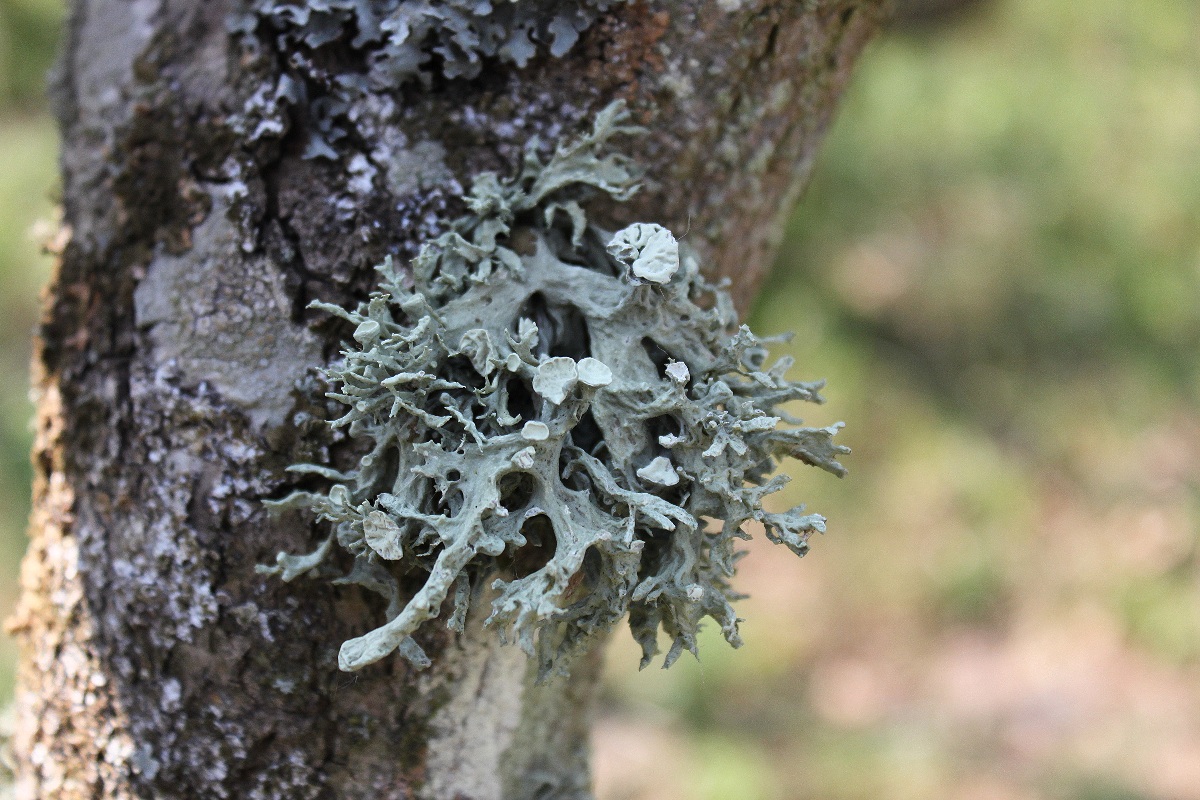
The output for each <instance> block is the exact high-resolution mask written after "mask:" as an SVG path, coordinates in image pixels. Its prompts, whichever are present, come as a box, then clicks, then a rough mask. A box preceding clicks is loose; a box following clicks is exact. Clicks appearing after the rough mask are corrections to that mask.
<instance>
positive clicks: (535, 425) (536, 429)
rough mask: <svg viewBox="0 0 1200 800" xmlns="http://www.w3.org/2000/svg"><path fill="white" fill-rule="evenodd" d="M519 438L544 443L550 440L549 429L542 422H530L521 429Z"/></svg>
mask: <svg viewBox="0 0 1200 800" xmlns="http://www.w3.org/2000/svg"><path fill="white" fill-rule="evenodd" d="M521 438H522V439H527V440H529V441H531V442H544V441H546V440H547V439H549V438H550V429H549V428H548V427H546V423H544V422H538V421H536V420H530V421H529V422H526V423H525V427H523V428H521Z"/></svg>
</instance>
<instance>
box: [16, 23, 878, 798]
mask: <svg viewBox="0 0 1200 800" xmlns="http://www.w3.org/2000/svg"><path fill="white" fill-rule="evenodd" d="M880 5H881V3H880V2H876V1H875V0H820V1H819V2H806V3H801V2H756V1H754V0H742V1H741V2H738V0H715V1H714V2H698V0H670V1H668V0H661V1H656V2H650V3H633V4H629V5H619V6H614V7H613V10H612V11H610V12H609V13H608V14H607V15H603V16H601V18H600V19H599V20H598V21H597V22H596V23H595V24H593V25H592V26H591V27H590V28H589V29H588V30H587V31H586V32H584V34H583V36H582V38H581V39H580V41H579V42H578V43H576V44H575V46H574V47H573V48H572V49H571V50H570V51H569V52H568V53H567V54H566V55H565V56H562V57H558V58H555V57H552V56H550V55H549V54H546V53H543V54H541V55H539V56H537V57H536V58H535V59H534V60H533V61H532V62H531V63H529V64H528V65H526V66H525V67H524V68H516V67H513V66H508V65H502V64H488V65H487V66H486V69H485V72H484V74H483V75H481V76H480V77H479V78H477V79H474V80H461V79H460V80H440V81H435V82H434V83H433V85H432V86H431V87H429V88H425V87H422V86H421V85H419V84H416V85H412V86H405V87H403V88H399V89H391V90H388V91H376V92H374V93H372V94H370V95H369V96H368V97H367V99H366V100H364V101H363V102H362V103H360V104H358V105H356V107H355V108H354V109H352V112H351V114H350V119H351V120H352V129H351V131H350V135H349V136H347V137H346V138H345V139H343V140H341V141H339V143H338V145H337V150H338V153H337V157H336V158H335V159H332V160H331V159H305V158H303V157H302V151H303V149H304V145H305V141H306V138H307V134H308V131H309V129H310V127H311V125H312V124H313V123H312V114H311V113H310V112H311V109H308V108H305V107H304V106H303V104H302V103H300V104H297V103H283V102H279V101H278V100H277V99H276V93H277V89H278V87H279V86H280V77H281V75H284V74H285V73H287V74H293V75H295V74H298V73H297V66H296V65H297V63H298V61H297V59H298V58H299V57H300V56H301V55H302V54H300V55H298V54H296V53H287V52H281V51H280V50H279V49H278V48H276V47H275V46H274V45H273V44H272V43H271V40H269V39H266V40H265V42H266V43H265V44H263V45H262V46H260V47H257V48H251V47H247V46H246V45H245V44H244V43H243V42H242V40H240V39H239V38H238V37H237V36H235V35H233V34H231V33H230V32H229V31H228V29H227V17H228V15H229V14H231V13H232V12H234V11H236V10H238V9H237V8H236V7H235V6H236V3H235V2H234V1H233V0H205V1H204V2H200V1H199V0H75V2H73V4H72V9H71V15H70V22H69V25H68V32H67V37H66V41H65V43H64V52H63V56H62V60H61V64H60V68H59V75H58V78H57V81H56V83H57V89H56V93H55V101H56V104H57V114H58V117H59V120H60V124H61V129H62V137H63V156H62V168H63V175H64V205H65V220H66V224H67V225H68V226H69V228H70V232H71V236H70V240H69V244H68V245H67V246H66V249H65V251H64V252H63V254H62V257H61V263H60V266H59V269H58V273H57V275H56V277H55V279H54V281H53V284H52V286H51V288H50V291H49V292H48V295H47V300H46V306H45V309H44V319H43V323H42V326H41V331H40V340H39V349H38V353H37V355H36V357H35V365H34V371H35V380H36V385H37V393H38V417H37V437H38V438H37V443H36V446H35V452H34V460H35V464H36V472H37V485H36V487H35V503H36V508H35V510H34V513H33V518H32V522H31V536H32V542H31V545H30V549H29V553H28V555H27V557H26V559H25V563H24V568H23V575H22V583H23V600H22V603H21V606H20V608H19V610H18V612H17V614H16V615H15V617H14V619H13V620H12V621H11V622H10V627H11V628H12V629H13V630H14V631H16V632H17V633H18V635H19V636H20V639H21V641H22V642H23V647H24V651H23V657H22V663H21V669H20V677H19V688H18V704H19V712H18V714H19V720H18V724H17V733H16V737H15V740H14V749H15V751H16V753H17V757H18V761H19V774H18V780H19V784H18V794H19V796H21V797H26V798H56V799H59V800H70V799H71V798H84V797H87V798H127V797H130V798H132V797H145V798H149V797H153V798H164V799H168V798H263V799H264V800H265V799H266V798H271V799H272V800H274V799H276V798H278V799H279V800H282V799H283V798H287V799H288V800H296V799H297V798H333V797H338V798H373V799H374V798H416V797H428V798H439V799H443V798H444V799H445V800H450V799H451V798H470V800H487V799H489V798H534V797H547V798H573V797H586V796H588V795H589V792H590V789H589V777H588V770H587V728H588V714H589V709H590V707H591V698H592V694H593V690H594V688H595V686H596V682H597V676H598V672H599V663H600V658H599V649H598V648H597V650H596V651H595V652H593V653H591V654H590V655H589V656H588V657H586V658H584V659H582V660H581V662H580V663H578V664H576V665H575V667H574V670H573V674H572V678H571V680H569V681H561V682H558V683H551V684H547V685H543V686H534V685H533V684H532V681H531V675H530V670H529V667H528V665H527V663H526V661H525V658H524V656H523V655H521V653H520V652H519V651H518V650H517V649H515V648H511V647H508V648H505V647H500V646H499V644H498V642H497V641H496V637H495V636H494V635H493V634H492V633H490V632H483V631H481V630H479V621H478V620H474V621H473V624H472V625H471V626H469V632H468V633H467V634H466V635H464V636H462V637H456V636H454V635H453V634H451V633H450V632H449V631H447V630H445V629H444V628H443V627H441V626H436V625H434V626H427V627H428V630H423V631H422V633H421V634H420V636H419V637H418V638H419V639H420V640H421V644H422V645H423V646H424V648H425V649H426V650H427V651H428V652H429V653H430V655H431V656H432V658H433V664H434V665H433V667H431V668H430V669H428V670H426V671H424V672H416V671H414V670H413V669H411V668H410V667H409V666H407V665H406V663H405V662H403V661H402V660H400V659H398V658H390V659H387V660H386V661H385V662H383V663H381V664H378V665H375V666H373V667H371V668H368V669H366V670H364V671H363V672H361V673H358V674H355V675H346V674H343V673H339V672H338V671H337V669H336V660H335V659H336V652H337V647H338V645H339V644H340V643H341V642H342V641H343V640H345V639H347V638H350V637H352V636H355V635H358V634H361V633H362V632H364V631H365V630H367V629H368V628H369V627H370V626H371V625H372V624H373V623H375V622H377V621H378V618H379V614H380V608H379V607H378V606H377V605H376V603H375V601H374V600H373V599H372V598H370V597H368V596H366V595H364V594H363V593H361V592H360V591H358V590H357V589H351V588H337V587H331V586H328V585H325V584H323V583H321V582H319V581H312V582H297V583H293V584H281V583H279V582H277V581H275V580H273V579H264V578H263V577H262V576H260V575H256V574H255V572H254V566H255V565H256V564H262V563H268V562H270V561H271V560H272V559H273V556H274V554H275V553H276V552H278V551H280V550H288V551H301V550H304V549H306V548H307V547H309V546H311V545H312V544H313V543H314V542H315V541H317V533H316V532H315V531H313V530H311V529H310V528H309V527H308V526H307V525H306V524H305V523H304V522H303V521H302V520H300V519H297V518H291V519H285V520H283V521H275V520H272V519H270V518H268V516H267V515H266V514H265V512H264V510H263V507H262V500H263V499H264V498H268V497H279V496H282V495H283V494H284V493H286V491H287V490H288V489H289V488H291V487H292V486H293V485H294V483H295V481H296V478H295V477H292V476H289V475H288V474H287V473H285V472H284V471H283V470H284V467H286V466H287V465H288V464H291V463H295V462H300V461H310V462H319V463H338V461H339V459H342V460H344V459H345V458H346V456H347V455H348V444H347V442H345V441H343V440H340V439H338V438H336V437H334V436H332V435H331V434H330V433H329V432H328V431H327V430H326V428H325V426H324V425H323V424H322V422H321V420H323V419H324V418H325V416H326V413H327V409H326V407H325V403H324V401H323V399H322V398H321V396H320V391H319V389H318V386H317V382H316V379H315V378H314V374H315V370H316V368H319V367H320V366H322V365H323V364H325V363H327V362H328V361H329V360H330V359H331V358H332V357H334V355H335V354H336V351H337V344H338V341H339V339H340V338H341V337H343V336H345V333H346V332H345V331H342V330H341V329H339V328H338V327H337V326H336V325H333V324H331V323H330V322H329V321H328V320H327V319H325V318H324V317H323V316H322V315H317V314H312V313H310V312H306V311H305V306H306V305H307V303H308V302H309V301H310V300H312V299H321V300H325V301H328V302H333V303H337V304H340V305H346V304H349V303H351V302H353V301H355V300H358V299H360V298H362V297H363V296H365V294H366V293H367V292H368V291H369V290H370V288H371V285H372V282H373V272H372V266H373V265H374V264H375V263H377V262H378V261H380V260H381V259H382V258H383V256H385V255H388V254H392V255H394V256H396V257H398V258H400V259H402V260H403V259H404V258H406V257H409V256H411V255H412V254H413V253H414V252H415V247H416V246H417V245H418V244H419V243H420V241H421V240H423V239H425V238H427V237H428V236H430V235H432V234H436V233H438V232H440V231H441V230H442V229H443V226H444V224H445V222H446V220H447V219H449V218H452V217H453V216H454V215H455V214H456V213H457V211H458V209H459V208H460V206H458V205H457V203H458V201H457V196H458V195H459V193H460V192H461V191H462V190H463V189H464V188H465V187H466V186H467V185H469V180H470V176H472V175H474V174H477V173H478V172H480V171H482V170H488V169H490V170H496V171H498V172H500V173H501V174H511V173H512V172H513V171H514V169H515V165H516V164H517V163H518V159H519V156H520V152H521V148H522V147H523V145H524V144H525V142H526V141H528V140H529V139H530V138H531V137H533V136H537V137H539V138H540V139H541V140H542V141H543V142H553V141H555V140H556V139H559V138H561V137H562V136H563V135H567V134H570V133H573V132H577V131H580V130H583V129H584V128H586V127H587V126H588V125H589V123H590V120H591V119H592V118H593V116H594V115H595V113H596V112H597V111H598V110H600V109H601V108H603V107H604V106H605V105H607V104H608V103H609V102H610V101H611V100H613V99H616V98H624V99H625V100H627V102H628V103H629V105H630V107H631V109H632V110H633V112H634V114H635V116H636V117H637V120H638V121H639V122H640V123H641V124H643V125H645V127H646V128H647V129H648V133H647V135H645V136H644V137H642V138H640V139H637V140H633V141H630V142H628V143H627V144H628V147H629V151H630V152H631V153H632V154H633V155H634V156H635V157H636V158H637V159H638V160H639V161H640V162H641V164H643V165H644V166H645V168H646V170H647V172H648V175H649V176H650V180H649V182H648V183H647V186H646V188H645V190H644V191H643V192H642V193H641V194H640V195H639V196H638V197H637V198H636V199H635V200H634V201H633V202H631V203H629V204H626V205H623V206H610V207H606V208H604V209H603V210H602V212H601V214H602V221H604V220H607V221H608V223H609V227H611V228H615V227H620V226H621V225H623V224H625V223H628V222H631V221H635V220H637V221H654V222H659V223H662V224H664V225H667V226H669V227H671V228H672V229H674V230H675V231H676V232H679V233H682V232H684V231H685V230H686V231H689V233H688V234H687V237H688V241H689V242H690V243H691V244H692V245H693V246H694V247H695V248H696V249H697V250H698V251H699V253H700V255H701V256H702V257H703V259H704V261H705V263H706V264H708V265H709V266H710V267H711V270H712V271H713V273H714V274H718V275H722V276H728V277H730V278H731V279H732V280H733V285H734V289H735V294H736V295H737V297H738V299H739V300H740V301H741V302H742V303H743V304H744V302H745V301H746V300H747V298H749V297H750V296H751V295H752V293H753V291H754V289H755V287H756V285H757V284H758V282H759V279H760V278H761V277H762V275H763V270H764V267H765V266H766V265H767V264H768V263H769V261H770V258H771V255H772V251H773V247H774V245H775V243H776V241H777V239H778V235H779V228H780V221H781V215H782V214H784V213H786V212H787V211H788V209H789V208H790V206H791V204H792V202H793V201H794V199H795V198H796V195H797V193H798V192H799V191H800V189H801V187H802V186H803V184H804V182H805V179H806V177H807V175H808V172H809V167H810V165H811V164H812V159H813V156H814V153H815V150H816V146H817V144H818V142H819V140H820V138H821V135H822V133H823V132H824V130H825V128H826V125H827V124H828V122H829V118H830V114H831V110H832V108H833V105H834V101H835V99H836V98H837V96H838V95H839V93H840V91H841V90H842V87H843V86H844V84H845V81H846V79H847V75H848V73H849V69H850V66H851V63H852V61H853V59H854V58H855V56H856V55H857V54H858V52H859V51H860V49H861V47H862V46H863V44H864V43H865V41H866V40H867V38H868V37H869V36H870V34H871V33H872V32H873V30H874V29H875V28H876V26H877V24H878V22H879V19H880V16H881V11H880ZM343 66H344V65H340V64H339V63H336V60H335V62H331V63H330V64H326V65H323V66H321V69H323V70H326V71H327V72H328V71H332V72H333V73H336V71H337V69H339V68H342V67H343ZM306 69H307V72H305V74H306V75H308V76H309V79H311V75H312V74H315V73H314V72H313V70H312V69H308V68H306ZM478 605H479V604H476V607H478Z"/></svg>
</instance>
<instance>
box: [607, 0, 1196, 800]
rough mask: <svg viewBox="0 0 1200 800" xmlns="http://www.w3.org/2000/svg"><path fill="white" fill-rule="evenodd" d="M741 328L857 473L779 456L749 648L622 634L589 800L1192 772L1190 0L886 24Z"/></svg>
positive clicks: (1178, 783) (1030, 5)
mask: <svg viewBox="0 0 1200 800" xmlns="http://www.w3.org/2000/svg"><path fill="white" fill-rule="evenodd" d="M752 322H753V323H754V324H756V325H757V326H758V327H759V328H761V329H763V330H766V331H769V332H770V331H782V330H788V329H792V330H796V331H797V333H798V336H797V338H796V340H795V341H794V342H793V343H792V345H791V354H792V355H793V356H795V357H796V359H797V364H798V367H797V369H799V370H801V371H802V376H803V377H805V378H811V377H818V376H824V377H827V378H829V388H828V391H827V392H826V394H827V396H828V397H829V404H828V406H827V407H825V408H823V409H821V410H820V412H819V413H818V414H817V415H811V414H810V416H812V417H813V419H812V421H813V422H816V423H819V424H825V423H828V422H832V421H834V420H838V419H844V420H845V421H846V422H847V427H846V430H845V431H844V432H843V434H842V435H843V436H844V437H845V443H847V444H850V445H852V446H853V447H854V448H855V453H854V454H853V455H851V456H849V461H848V466H849V467H850V470H851V475H850V477H849V478H848V479H847V480H846V481H844V482H840V483H838V482H834V481H828V480H821V479H820V478H819V477H817V476H809V475H806V474H805V473H804V471H803V470H796V471H795V472H794V474H795V475H796V478H797V480H796V482H795V484H793V486H794V487H795V492H794V496H792V497H789V498H786V499H787V500H793V501H794V500H796V499H799V498H804V499H807V500H810V501H811V507H812V510H814V511H818V512H821V513H824V514H826V515H827V516H828V517H829V518H830V532H829V533H828V534H827V535H826V536H825V537H823V538H822V539H821V540H820V541H817V542H814V547H813V552H812V554H811V555H810V556H809V557H808V558H806V559H805V560H804V561H803V562H792V561H791V560H789V559H788V558H787V554H786V553H783V552H777V551H771V550H770V549H769V548H768V547H762V546H754V547H752V548H751V555H750V557H749V558H747V559H745V560H744V561H743V562H742V574H741V576H740V579H739V585H740V586H741V587H742V588H743V589H744V590H745V591H747V592H748V593H750V594H751V595H752V597H751V599H750V600H748V601H746V602H745V603H744V605H743V607H742V608H741V609H740V610H739V611H740V613H741V614H742V615H743V616H745V617H746V618H747V622H746V623H745V631H746V637H745V638H746V646H745V647H744V648H743V649H742V650H740V651H738V652H736V653H729V652H722V651H721V650H720V648H719V642H718V641H716V640H715V637H714V638H713V640H712V641H711V643H712V645H714V646H713V647H707V648H706V647H704V646H703V645H702V646H701V654H702V657H703V661H702V662H701V663H699V664H697V663H681V664H679V665H677V666H676V667H675V668H673V670H672V671H670V672H666V673H661V674H647V673H641V674H637V673H635V672H634V671H633V669H632V667H631V666H630V665H631V664H632V663H634V661H635V658H634V655H633V654H631V653H626V652H623V650H622V648H620V647H617V648H616V649H614V651H613V652H612V653H611V655H610V658H609V669H608V681H609V685H608V688H607V694H606V715H607V716H606V717H605V722H604V724H602V725H601V726H600V728H599V729H598V753H599V760H598V769H599V782H600V787H601V796H602V797H603V798H605V800H617V798H629V799H632V798H640V799H641V800H656V799H658V798H662V800H667V799H671V800H673V799H674V798H684V797H688V798H692V797H696V798H705V800H737V798H740V797H743V796H748V795H742V794H739V793H737V792H736V791H732V790H729V789H728V788H726V787H727V785H728V784H727V783H723V782H722V781H723V780H726V779H728V780H730V781H733V780H735V779H736V778H737V776H740V775H743V774H744V773H745V772H746V771H747V769H748V767H747V764H748V763H753V764H756V765H757V766H756V767H754V768H755V769H757V770H759V771H760V772H761V773H762V776H761V778H760V780H759V782H758V783H757V784H755V785H754V790H753V791H754V792H756V793H757V794H755V795H754V796H759V797H771V798H781V799H783V798H788V799H790V798H822V800H842V799H843V798H845V799H846V800H849V799H850V798H863V800H866V799H867V798H879V797H887V798H889V799H890V800H894V799H895V798H910V797H911V798H954V799H957V798H963V799H964V800H965V799H966V798H971V799H972V800H974V799H975V798H985V799H987V798H996V799H997V800H1000V799H1002V798H1003V799H1008V798H1013V799H1014V800H1015V799H1016V798H1035V797H1036V798H1041V797H1049V798H1064V799H1069V800H1083V799H1084V798H1146V799H1147V800H1149V799H1150V798H1161V800H1167V799H1168V798H1170V799H1171V800H1180V799H1181V798H1200V569H1198V568H1197V562H1196V558H1197V556H1196V553H1197V540H1198V535H1200V412H1198V410H1197V408H1198V403H1197V401H1198V400H1200V6H1197V4H1195V3H1194V2H1192V0H1146V1H1145V2H1140V3H1128V2H1124V0H1096V2H1091V3H1076V2H1072V0H994V2H988V3H981V4H977V5H976V7H974V8H973V9H971V13H970V14H966V15H963V16H962V17H960V18H959V19H958V21H957V22H956V24H955V25H954V26H950V27H947V26H944V25H943V26H940V27H936V28H933V29H919V30H914V29H911V28H907V27H901V28H899V29H896V30H893V31H892V32H891V33H889V34H888V35H887V36H885V37H884V38H883V39H881V40H880V41H877V42H876V43H875V44H874V45H873V46H872V47H871V49H870V50H869V52H868V54H867V56H866V58H865V59H864V61H863V63H862V65H861V67H860V69H859V72H858V74H857V75H856V77H855V79H854V82H853V83H852V85H851V88H850V90H849V93H848V95H847V97H846V98H845V104H844V106H843V108H842V110H841V112H840V117H839V119H838V121H837V123H836V124H835V126H834V127H833V129H832V130H831V132H830V135H829V138H828V140H827V143H826V146H825V148H824V150H823V152H822V155H821V158H820V160H819V162H818V165H817V171H816V175H815V177H814V181H813V184H812V187H811V188H810V190H809V192H808V194H807V196H806V197H805V199H804V201H803V202H802V204H801V206H800V208H799V209H798V210H797V212H796V214H795V216H794V219H793V221H792V224H791V229H790V231H789V235H788V237H787V239H786V241H785V244H784V246H783V250H782V252H781V255H780V258H779V262H778V265H777V269H776V271H775V272H774V274H773V277H772V279H771V281H770V283H769V285H768V286H767V287H766V289H765V291H764V292H763V294H762V296H761V300H760V302H759V305H758V308H757V309H756V310H755V313H754V319H753V320H752ZM807 411H808V410H807V409H805V410H798V412H797V413H805V412H807ZM781 502H784V501H782V500H781ZM705 644H708V642H706V643H705ZM635 720H636V722H634V721H635ZM645 720H653V721H654V722H653V723H652V724H647V723H646V722H645ZM623 726H624V727H623ZM626 731H627V732H626ZM634 735H636V736H638V737H640V742H641V745H640V746H641V749H642V752H638V753H626V752H625V750H623V749H622V746H621V745H620V744H619V742H620V740H621V739H622V738H625V737H628V736H634ZM727 742H728V743H731V744H726V743H727ZM747 753H750V754H752V758H751V759H748V757H747V755H746V754H747ZM619 757H625V758H626V759H628V760H629V762H631V763H625V764H621V763H617V760H618V758H619ZM643 774H644V775H647V776H649V777H642V778H640V777H639V775H643ZM722 775H724V776H726V778H722V777H721V776H722Z"/></svg>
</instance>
